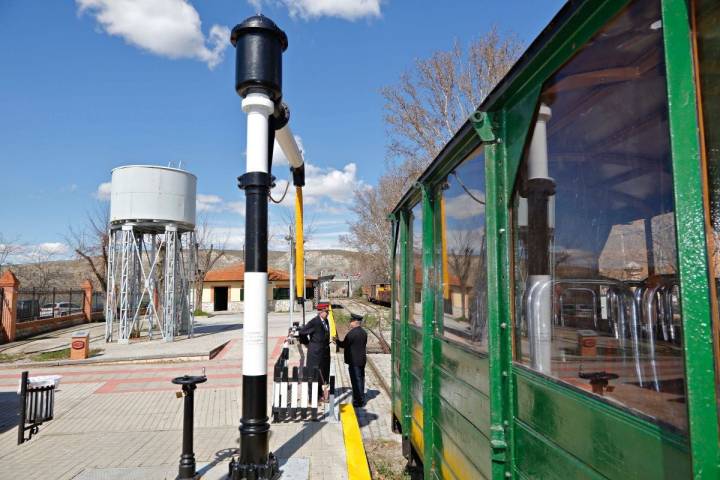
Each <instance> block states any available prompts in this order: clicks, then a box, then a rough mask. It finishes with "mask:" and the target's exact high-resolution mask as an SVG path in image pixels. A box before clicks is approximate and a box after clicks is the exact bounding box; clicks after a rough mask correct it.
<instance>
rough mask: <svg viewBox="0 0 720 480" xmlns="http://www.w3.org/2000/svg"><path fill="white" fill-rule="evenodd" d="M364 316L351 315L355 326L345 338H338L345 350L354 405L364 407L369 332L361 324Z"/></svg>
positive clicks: (337, 340)
mask: <svg viewBox="0 0 720 480" xmlns="http://www.w3.org/2000/svg"><path fill="white" fill-rule="evenodd" d="M362 319H363V317H361V316H360V315H356V314H354V313H353V314H351V315H350V320H351V325H352V326H353V328H351V329H350V331H349V332H348V333H347V335H345V338H344V339H343V340H340V339H339V338H336V340H335V341H336V343H337V345H338V346H339V347H341V348H342V349H343V350H344V356H345V363H346V364H347V366H348V371H349V373H350V383H351V384H352V390H353V405H354V406H356V407H362V406H363V405H364V404H365V363H366V362H367V353H366V351H367V333H366V332H365V330H363V328H362V327H361V326H360V322H362Z"/></svg>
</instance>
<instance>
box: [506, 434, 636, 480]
mask: <svg viewBox="0 0 720 480" xmlns="http://www.w3.org/2000/svg"><path fill="white" fill-rule="evenodd" d="M515 430H516V433H515V436H516V438H517V440H516V441H517V444H518V445H517V449H518V454H517V456H516V464H515V469H516V472H515V473H516V474H517V475H518V476H519V477H521V478H542V479H544V480H567V479H570V478H572V479H573V480H599V479H602V478H604V477H603V476H602V475H600V474H599V473H597V472H595V471H594V470H592V469H590V468H588V467H587V466H586V465H584V464H583V463H581V462H579V461H578V460H577V459H576V458H574V457H572V456H571V455H568V454H567V452H565V451H563V450H562V449H560V448H558V447H557V445H554V444H553V443H551V442H549V441H548V440H547V439H545V438H544V437H543V436H541V435H538V434H537V433H535V432H534V431H533V430H532V429H531V428H529V427H528V426H527V425H525V424H523V423H522V422H517V425H516V427H515ZM626 478H631V477H626Z"/></svg>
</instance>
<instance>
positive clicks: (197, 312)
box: [193, 308, 209, 317]
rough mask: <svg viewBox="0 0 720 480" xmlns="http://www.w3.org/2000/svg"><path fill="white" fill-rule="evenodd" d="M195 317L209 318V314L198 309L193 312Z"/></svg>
mask: <svg viewBox="0 0 720 480" xmlns="http://www.w3.org/2000/svg"><path fill="white" fill-rule="evenodd" d="M193 315H195V316H196V317H207V316H208V315H209V314H208V312H206V311H204V310H200V309H199V308H198V309H196V310H195V311H194V312H193Z"/></svg>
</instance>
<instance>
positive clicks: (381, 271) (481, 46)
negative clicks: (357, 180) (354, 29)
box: [342, 28, 521, 281]
mask: <svg viewBox="0 0 720 480" xmlns="http://www.w3.org/2000/svg"><path fill="white" fill-rule="evenodd" d="M520 50H521V44H520V42H519V40H518V39H517V38H516V37H515V36H514V35H508V36H503V35H501V34H500V33H499V32H498V31H497V29H496V28H492V29H491V30H490V31H489V32H487V33H486V34H485V35H484V36H482V37H480V38H478V39H477V40H475V41H473V42H471V43H470V45H469V46H468V48H467V49H466V50H465V51H463V48H462V47H461V46H460V44H459V43H456V44H455V45H454V46H453V48H451V49H450V50H446V51H438V52H436V53H434V54H433V55H431V56H430V57H428V58H424V59H418V60H416V61H415V65H414V67H413V68H412V69H410V70H408V71H406V72H405V73H403V74H402V75H401V77H400V80H399V82H398V83H397V84H395V85H391V86H387V87H385V88H383V89H382V90H381V94H382V96H383V98H384V100H385V105H384V110H385V113H384V120H385V124H386V127H387V134H388V139H389V142H388V146H387V153H388V157H389V158H390V159H392V160H391V161H388V164H387V166H386V171H385V173H384V174H383V175H382V176H381V177H380V179H379V181H378V185H377V186H376V187H374V188H372V189H369V190H368V189H362V190H358V191H356V192H355V197H354V202H353V206H352V211H353V212H354V213H355V214H356V219H355V220H354V221H352V222H350V233H349V234H348V235H347V236H345V237H343V238H342V240H343V242H344V243H345V244H346V245H347V246H349V247H351V248H353V249H355V250H357V251H358V252H360V254H361V255H362V256H363V257H364V261H363V266H364V267H365V268H364V270H365V271H364V272H363V273H364V274H367V276H374V277H376V278H377V279H378V281H387V279H388V278H389V272H390V265H389V258H390V255H389V247H388V246H389V245H390V239H391V237H390V228H389V224H388V221H387V216H388V214H389V213H390V211H391V209H392V208H393V207H394V206H395V205H396V204H397V202H398V201H399V200H400V197H401V196H402V194H403V192H405V191H406V190H407V188H408V187H409V186H410V185H411V184H412V182H414V181H415V179H416V178H417V177H418V176H419V175H420V173H421V172H422V171H423V170H424V169H425V168H426V167H427V165H428V164H429V163H430V161H432V159H433V158H435V156H436V155H437V154H438V152H439V151H440V149H441V148H442V146H443V145H445V143H447V142H448V141H449V140H450V139H451V138H452V136H453V135H454V134H455V132H456V131H457V129H458V128H459V127H460V126H461V125H462V123H463V122H464V121H465V120H466V119H467V118H468V116H469V115H470V114H471V113H472V112H473V111H474V110H475V109H476V108H477V107H478V105H479V104H480V103H481V102H482V100H483V99H484V98H485V96H486V95H487V94H488V93H489V92H490V90H491V89H492V88H493V86H494V85H495V84H496V83H497V82H498V81H499V80H500V79H501V78H502V77H503V76H504V75H505V73H506V72H507V70H508V69H509V68H510V66H511V65H512V64H513V62H514V61H515V59H516V58H517V57H518V55H519V53H520Z"/></svg>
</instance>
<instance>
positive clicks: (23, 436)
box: [17, 372, 28, 445]
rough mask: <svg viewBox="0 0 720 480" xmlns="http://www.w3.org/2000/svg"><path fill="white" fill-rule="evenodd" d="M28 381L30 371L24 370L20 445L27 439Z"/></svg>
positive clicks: (19, 430)
mask: <svg viewBox="0 0 720 480" xmlns="http://www.w3.org/2000/svg"><path fill="white" fill-rule="evenodd" d="M27 383H28V372H22V375H21V377H20V418H19V420H18V441H17V444H18V445H20V444H21V443H23V442H24V441H25V417H27V402H26V400H25V399H26V398H27Z"/></svg>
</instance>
